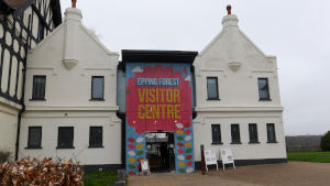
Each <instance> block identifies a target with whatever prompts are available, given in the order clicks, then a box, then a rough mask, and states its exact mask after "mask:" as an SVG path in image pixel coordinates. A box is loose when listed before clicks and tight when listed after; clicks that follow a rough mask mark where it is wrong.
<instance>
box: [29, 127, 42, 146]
mask: <svg viewBox="0 0 330 186" xmlns="http://www.w3.org/2000/svg"><path fill="white" fill-rule="evenodd" d="M33 129H39V130H40V131H39V132H40V135H39V136H40V138H39V139H38V141H39V142H38V144H37V145H33V144H32V143H31V139H32V138H31V137H32V132H31V130H33ZM41 143H42V127H41V126H30V127H29V129H28V143H27V147H26V149H41Z"/></svg>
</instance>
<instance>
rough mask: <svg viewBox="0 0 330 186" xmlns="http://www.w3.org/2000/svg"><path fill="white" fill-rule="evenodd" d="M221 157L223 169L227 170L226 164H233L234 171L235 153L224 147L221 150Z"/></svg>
mask: <svg viewBox="0 0 330 186" xmlns="http://www.w3.org/2000/svg"><path fill="white" fill-rule="evenodd" d="M220 156H221V160H222V168H223V169H224V170H225V164H233V167H234V169H236V168H235V162H234V158H233V152H232V151H231V148H229V147H224V148H221V149H220Z"/></svg>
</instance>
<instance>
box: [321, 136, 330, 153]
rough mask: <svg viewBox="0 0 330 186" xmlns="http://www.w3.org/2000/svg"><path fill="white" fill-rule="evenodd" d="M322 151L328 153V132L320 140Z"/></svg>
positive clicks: (329, 147) (329, 146)
mask: <svg viewBox="0 0 330 186" xmlns="http://www.w3.org/2000/svg"><path fill="white" fill-rule="evenodd" d="M321 149H322V151H330V131H328V132H327V133H326V134H325V135H324V136H323V137H322V138H321Z"/></svg>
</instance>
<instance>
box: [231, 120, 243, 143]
mask: <svg viewBox="0 0 330 186" xmlns="http://www.w3.org/2000/svg"><path fill="white" fill-rule="evenodd" d="M236 126H237V129H238V130H237V131H238V133H237V134H238V138H237V139H236V138H235V135H234V131H233V127H236ZM230 130H231V144H242V141H241V131H240V126H239V124H238V123H233V124H231V126H230Z"/></svg>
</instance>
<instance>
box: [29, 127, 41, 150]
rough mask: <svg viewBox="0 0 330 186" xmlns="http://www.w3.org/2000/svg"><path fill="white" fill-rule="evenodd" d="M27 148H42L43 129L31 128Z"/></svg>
mask: <svg viewBox="0 0 330 186" xmlns="http://www.w3.org/2000/svg"><path fill="white" fill-rule="evenodd" d="M27 148H41V127H29V134H28V147H27Z"/></svg>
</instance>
